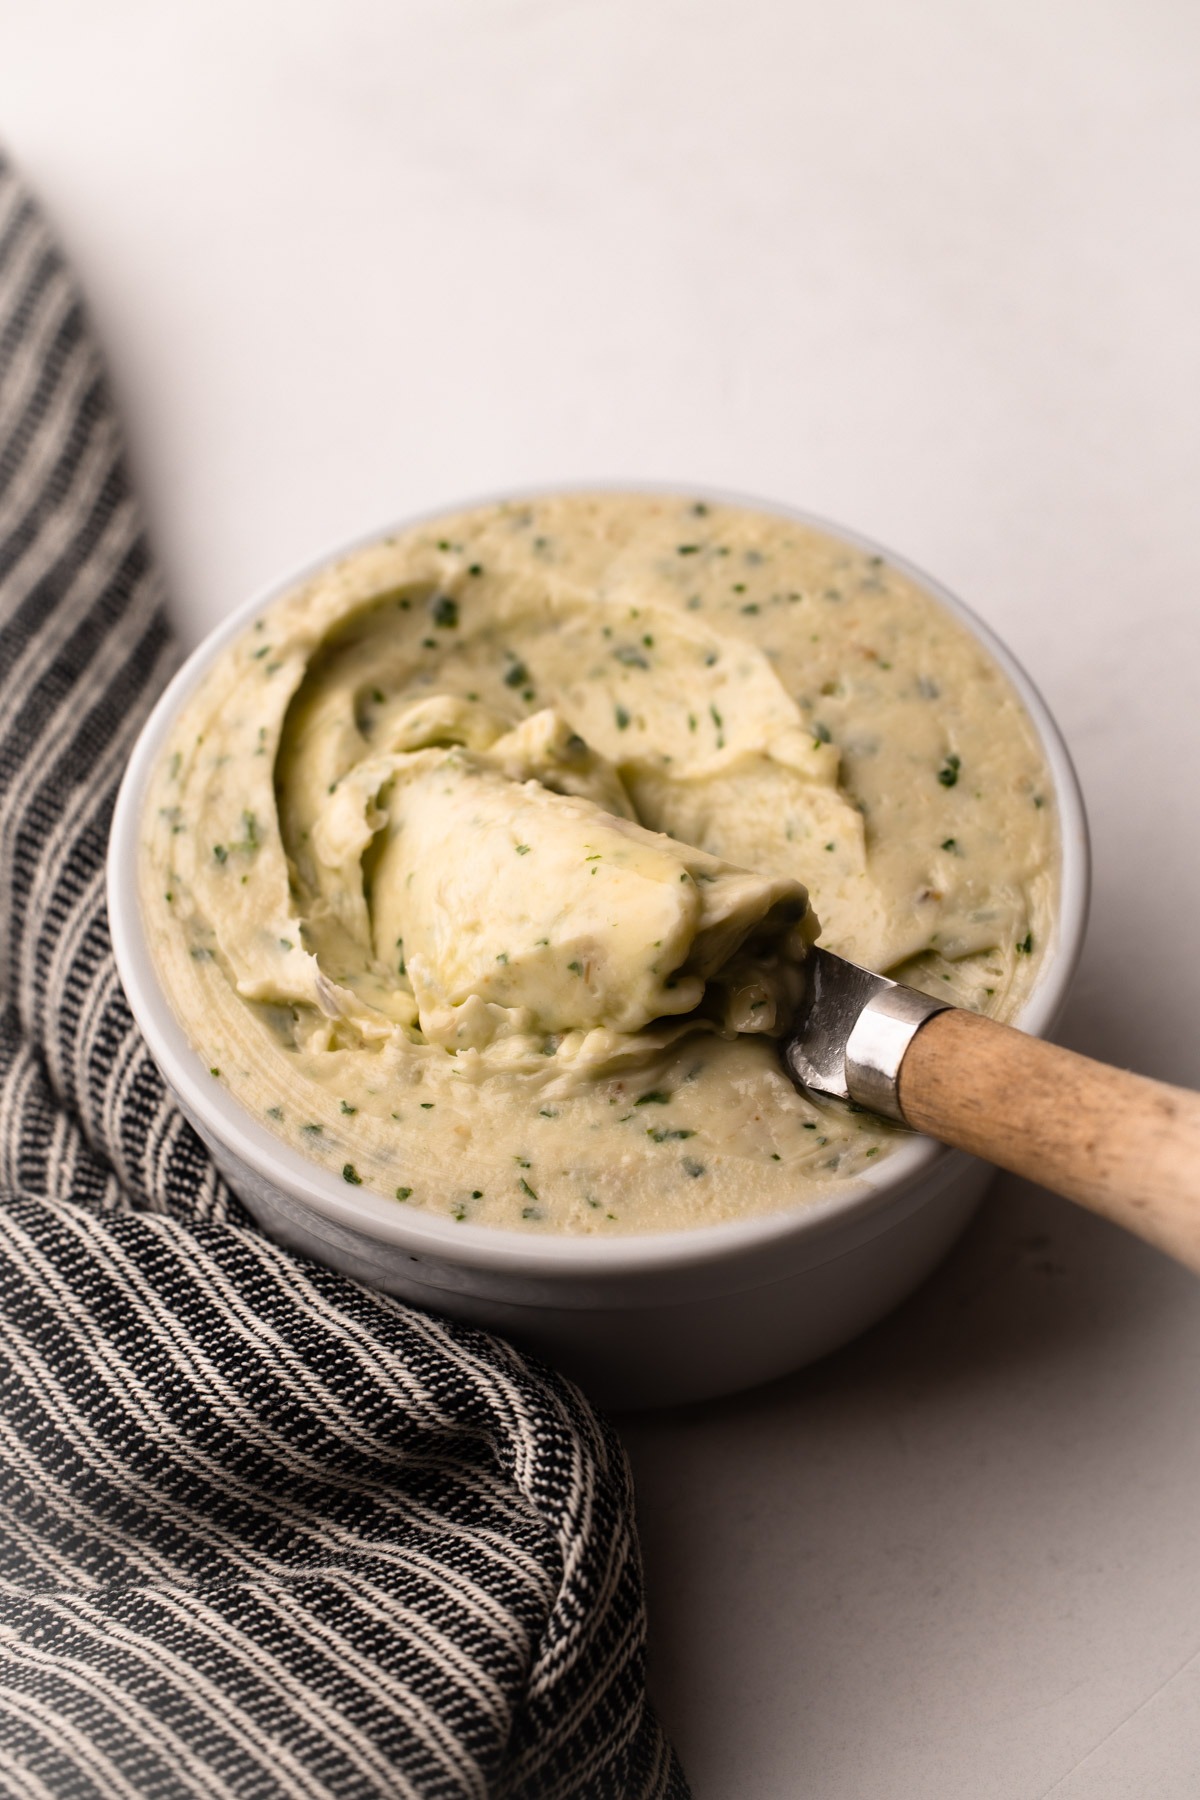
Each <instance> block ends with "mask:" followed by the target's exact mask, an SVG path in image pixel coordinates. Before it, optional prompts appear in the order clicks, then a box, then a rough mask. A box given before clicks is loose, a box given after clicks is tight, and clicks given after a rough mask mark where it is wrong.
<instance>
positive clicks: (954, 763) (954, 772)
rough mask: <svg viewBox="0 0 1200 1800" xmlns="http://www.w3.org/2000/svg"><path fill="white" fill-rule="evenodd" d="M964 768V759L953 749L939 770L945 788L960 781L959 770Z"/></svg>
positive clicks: (939, 778) (939, 776) (939, 777)
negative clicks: (955, 753) (956, 754)
mask: <svg viewBox="0 0 1200 1800" xmlns="http://www.w3.org/2000/svg"><path fill="white" fill-rule="evenodd" d="M961 768H962V759H961V758H960V757H958V756H955V755H954V753H953V751H952V752H951V754H950V755H949V756H948V757H947V758H946V760H945V762H944V763H943V764H942V766H941V768H940V769H939V770H938V780H939V781H940V782H941V784H942V786H943V787H944V788H952V787H954V786H955V785H956V784H957V782H958V772H959V770H960V769H961Z"/></svg>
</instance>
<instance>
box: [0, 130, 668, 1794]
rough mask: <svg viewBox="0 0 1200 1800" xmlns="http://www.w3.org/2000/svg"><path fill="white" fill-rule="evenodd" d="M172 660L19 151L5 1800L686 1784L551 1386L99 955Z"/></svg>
mask: <svg viewBox="0 0 1200 1800" xmlns="http://www.w3.org/2000/svg"><path fill="white" fill-rule="evenodd" d="M174 661H175V652H174V650H173V648H172V644H171V639H170V634H169V631H168V628H167V625H166V622H165V618H164V613H163V607H162V592H161V587H160V583H159V579H158V576H157V574H156V572H155V569H154V565H153V563H152V562H151V560H150V556H149V553H148V551H147V548H146V543H145V539H144V537H143V535H142V530H141V526H140V524H139V521H138V516H137V509H136V507H135V505H134V503H133V499H132V496H131V494H130V490H129V485H128V481H127V478H126V476H125V474H124V471H123V469H122V464H121V452H120V444H119V439H118V433H117V429H116V425H115V423H114V419H113V415H112V412H111V409H110V406H109V402H108V399H107V397H106V394H105V390H104V385H103V380H102V376H101V370H100V366H99V363H98V359H97V355H96V352H95V349H94V347H93V345H92V343H91V341H90V339H89V336H88V333H87V329H86V325H85V322H84V319H83V315H82V311H81V307H80V302H79V297H78V294H77V292H76V290H75V288H74V286H73V285H72V282H71V280H70V278H69V276H68V274H67V272H66V270H65V269H64V266H63V263H62V261H61V260H60V258H59V256H58V254H57V252H56V250H55V247H54V245H53V243H52V241H51V239H50V236H49V234H48V232H47V230H46V227H45V225H44V223H43V222H42V220H41V219H40V217H39V215H38V213H37V211H36V210H35V208H34V207H33V205H32V204H31V202H30V200H29V198H28V196H27V194H26V193H25V191H24V189H23V188H22V186H21V184H20V183H19V181H18V179H17V178H16V176H15V175H14V174H13V172H12V170H11V169H10V168H9V167H8V166H7V165H6V164H4V163H3V162H0V1008H2V1011H0V1307H2V1311H0V1519H2V1524H3V1548H2V1551H0V1792H2V1793H3V1794H4V1795H6V1796H7V1795H12V1796H21V1797H26V1796H27V1797H28V1800H64V1797H69V1800H76V1797H82V1796H93V1795H95V1796H105V1797H106V1800H107V1797H108V1796H112V1797H114V1800H115V1797H118V1796H120V1797H121V1800H157V1797H158V1796H166V1797H171V1800H173V1797H174V1796H197V1797H199V1800H217V1797H220V1796H233V1795H237V1796H253V1797H254V1800H271V1797H273V1796H282V1795H288V1796H293V1795H295V1796H305V1797H306V1800H326V1797H327V1796H332V1795H337V1796H355V1797H359V1796H363V1797H365V1796H372V1795H388V1796H403V1795H414V1796H419V1797H420V1800H426V1797H428V1796H439V1797H440V1796H447V1797H451V1796H452V1797H454V1800H458V1797H459V1796H463V1795H471V1796H486V1795H506V1796H517V1795H521V1796H535V1795H536V1796H547V1797H549V1796H568V1795H571V1796H575V1795H583V1796H591V1795H595V1796H600V1797H602V1796H613V1797H614V1800H639V1797H643V1796H644V1797H645V1800H651V1797H652V1796H653V1797H661V1800H679V1797H682V1796H686V1788H685V1786H684V1782H683V1778H682V1776H681V1774H680V1772H679V1768H678V1765H677V1763H676V1762H675V1760H674V1757H673V1756H672V1754H671V1751H670V1749H669V1747H668V1746H667V1744H666V1742H665V1740H664V1738H663V1736H662V1733H661V1731H660V1729H659V1726H658V1724H657V1721H656V1720H655V1718H654V1715H653V1713H652V1712H651V1710H650V1708H649V1706H648V1703H647V1700H646V1693H645V1684H644V1644H645V1616H644V1605H643V1594H642V1580H641V1571H640V1566H639V1561H638V1550H637V1542H636V1538H635V1535H634V1528H633V1519H632V1497H631V1492H630V1482H629V1474H628V1469H627V1466H626V1462H625V1458H624V1455H623V1453H622V1450H621V1448H620V1446H619V1444H618V1443H617V1441H616V1439H615V1438H614V1436H613V1434H612V1432H611V1431H610V1430H609V1429H608V1427H606V1426H605V1425H603V1424H602V1423H601V1422H600V1421H599V1420H598V1419H597V1418H596V1417H595V1415H594V1414H593V1413H592V1412H591V1410H590V1409H589V1407H588V1406H587V1404H586V1403H585V1402H584V1400H583V1399H582V1398H581V1397H580V1395H579V1394H578V1393H577V1392H576V1390H575V1389H574V1388H572V1387H571V1386H570V1384H569V1383H567V1382H566V1381H564V1380H562V1379H560V1378H559V1377H557V1376H555V1375H554V1374H553V1373H551V1372H548V1371H546V1370H544V1369H540V1368H537V1367H534V1366H531V1364H530V1363H528V1362H527V1361H526V1360H525V1359H524V1358H523V1357H521V1356H519V1355H518V1354H517V1353H516V1352H515V1351H514V1350H512V1349H510V1348H509V1347H508V1346H507V1345H505V1344H503V1343H500V1342H498V1341H496V1340H495V1339H492V1338H489V1337H486V1336H484V1335H483V1334H482V1333H479V1332H475V1331H471V1330H467V1329H465V1328H462V1327H459V1326H455V1325H449V1324H444V1323H441V1322H439V1321H437V1320H434V1319H431V1318H428V1317H426V1316H424V1315H423V1314H421V1313H418V1312H415V1311H413V1310H410V1309H408V1308H406V1307H405V1306H403V1305H401V1304H400V1303H399V1302H397V1301H395V1300H392V1299H389V1298H387V1297H386V1296H383V1295H380V1294H375V1293H372V1292H369V1291H368V1290H366V1289H364V1288H361V1287H359V1286H357V1285H356V1284H355V1283H353V1282H351V1281H348V1280H346V1279H345V1278H344V1277H342V1276H339V1275H336V1274H333V1273H332V1272H330V1271H328V1270H325V1269H321V1268H317V1267H315V1266H312V1265H310V1264H307V1263H303V1262H300V1261H297V1260H296V1259H294V1258H292V1257H290V1256H288V1255H287V1254H285V1253H284V1252H283V1251H281V1250H279V1249H277V1248H276V1247H275V1246H274V1245H272V1244H271V1243H269V1242H268V1241H266V1240H265V1239H264V1238H262V1237H261V1236H260V1235H259V1234H258V1233H257V1231H256V1230H255V1229H254V1228H253V1226H252V1225H251V1223H250V1221H249V1220H248V1218H247V1216H246V1215H245V1213H244V1212H243V1211H242V1209H241V1208H240V1206H239V1205H238V1202H237V1200H236V1199H235V1197H234V1196H233V1195H232V1194H231V1193H230V1192H229V1190H228V1189H227V1188H226V1187H225V1185H224V1183H223V1181H222V1180H221V1178H220V1177H219V1176H218V1174H217V1173H216V1171H215V1170H214V1168H213V1166H212V1164H211V1163H210V1161H209V1159H208V1157H207V1155H206V1153H205V1151H204V1149H203V1147H202V1146H201V1144H200V1143H199V1142H198V1140H197V1139H196V1138H195V1136H194V1135H193V1134H192V1132H191V1130H190V1129H189V1127H188V1126H187V1125H186V1124H185V1123H184V1121H183V1119H182V1118H181V1117H180V1115H179V1113H178V1112H177V1111H176V1110H175V1108H174V1107H173V1106H172V1105H171V1103H170V1101H169V1100H168V1098H167V1096H166V1094H165V1092H164V1089H163V1084H162V1081H161V1079H160V1077H159V1074H158V1071H157V1070H156V1068H155V1067H154V1065H153V1064H152V1062H151V1061H150V1058H149V1057H148V1055H147V1053H146V1050H145V1048H144V1046H143V1044H142V1042H141V1040H140V1038H139V1036H138V1033H137V1031H136V1029H135V1028H134V1025H133V1023H132V1020H131V1018H130V1015H129V1011H128V1009H127V1007H126V1004H125V1000H124V996H123V995H122V993H121V989H120V987H119V985H118V983H117V979H116V975H115V973H114V969H113V962H112V957H111V953H110V949H109V941H108V928H107V923H106V918H105V910H104V894H103V864H104V852H105V843H106V838H107V833H108V825H109V818H110V813H111V808H112V801H113V794H114V789H115V787H116V783H117V780H118V777H119V775H120V772H121V768H122V765H123V763H124V761H125V758H126V756H127V754H128V751H129V748H130V745H131V744H132V742H133V739H134V737H135V735H136V733H137V730H138V728H139V726H140V724H141V722H142V720H143V718H144V717H145V715H146V713H147V711H148V709H149V707H150V705H151V703H152V701H153V699H154V697H155V695H156V694H157V692H158V691H159V689H160V688H161V686H162V684H163V681H164V679H165V678H166V676H167V675H168V673H169V671H170V669H171V668H172V666H173V663H174Z"/></svg>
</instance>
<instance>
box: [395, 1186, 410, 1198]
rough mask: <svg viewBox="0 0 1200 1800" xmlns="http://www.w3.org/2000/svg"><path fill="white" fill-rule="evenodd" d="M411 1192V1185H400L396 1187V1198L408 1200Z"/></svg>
mask: <svg viewBox="0 0 1200 1800" xmlns="http://www.w3.org/2000/svg"><path fill="white" fill-rule="evenodd" d="M411 1193H412V1189H411V1188H410V1187H398V1188H397V1189H396V1198H397V1200H407V1199H408V1196H409V1195H410V1194H411Z"/></svg>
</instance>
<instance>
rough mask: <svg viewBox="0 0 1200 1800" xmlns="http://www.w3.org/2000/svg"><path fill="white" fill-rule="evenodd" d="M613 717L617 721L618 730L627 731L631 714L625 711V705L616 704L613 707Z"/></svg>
mask: <svg viewBox="0 0 1200 1800" xmlns="http://www.w3.org/2000/svg"><path fill="white" fill-rule="evenodd" d="M613 717H614V719H615V720H616V721H617V730H618V731H625V730H627V729H628V726H629V714H628V713H627V712H626V711H625V708H624V707H623V706H615V707H614V708H613Z"/></svg>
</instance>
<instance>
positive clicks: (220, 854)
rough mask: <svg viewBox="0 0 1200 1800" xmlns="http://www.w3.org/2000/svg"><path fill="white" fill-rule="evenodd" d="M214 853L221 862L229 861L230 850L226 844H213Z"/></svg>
mask: <svg viewBox="0 0 1200 1800" xmlns="http://www.w3.org/2000/svg"><path fill="white" fill-rule="evenodd" d="M213 855H214V856H215V857H216V859H217V861H218V862H219V863H226V862H228V861H229V852H228V850H227V849H226V848H225V846H224V844H214V845H213Z"/></svg>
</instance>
